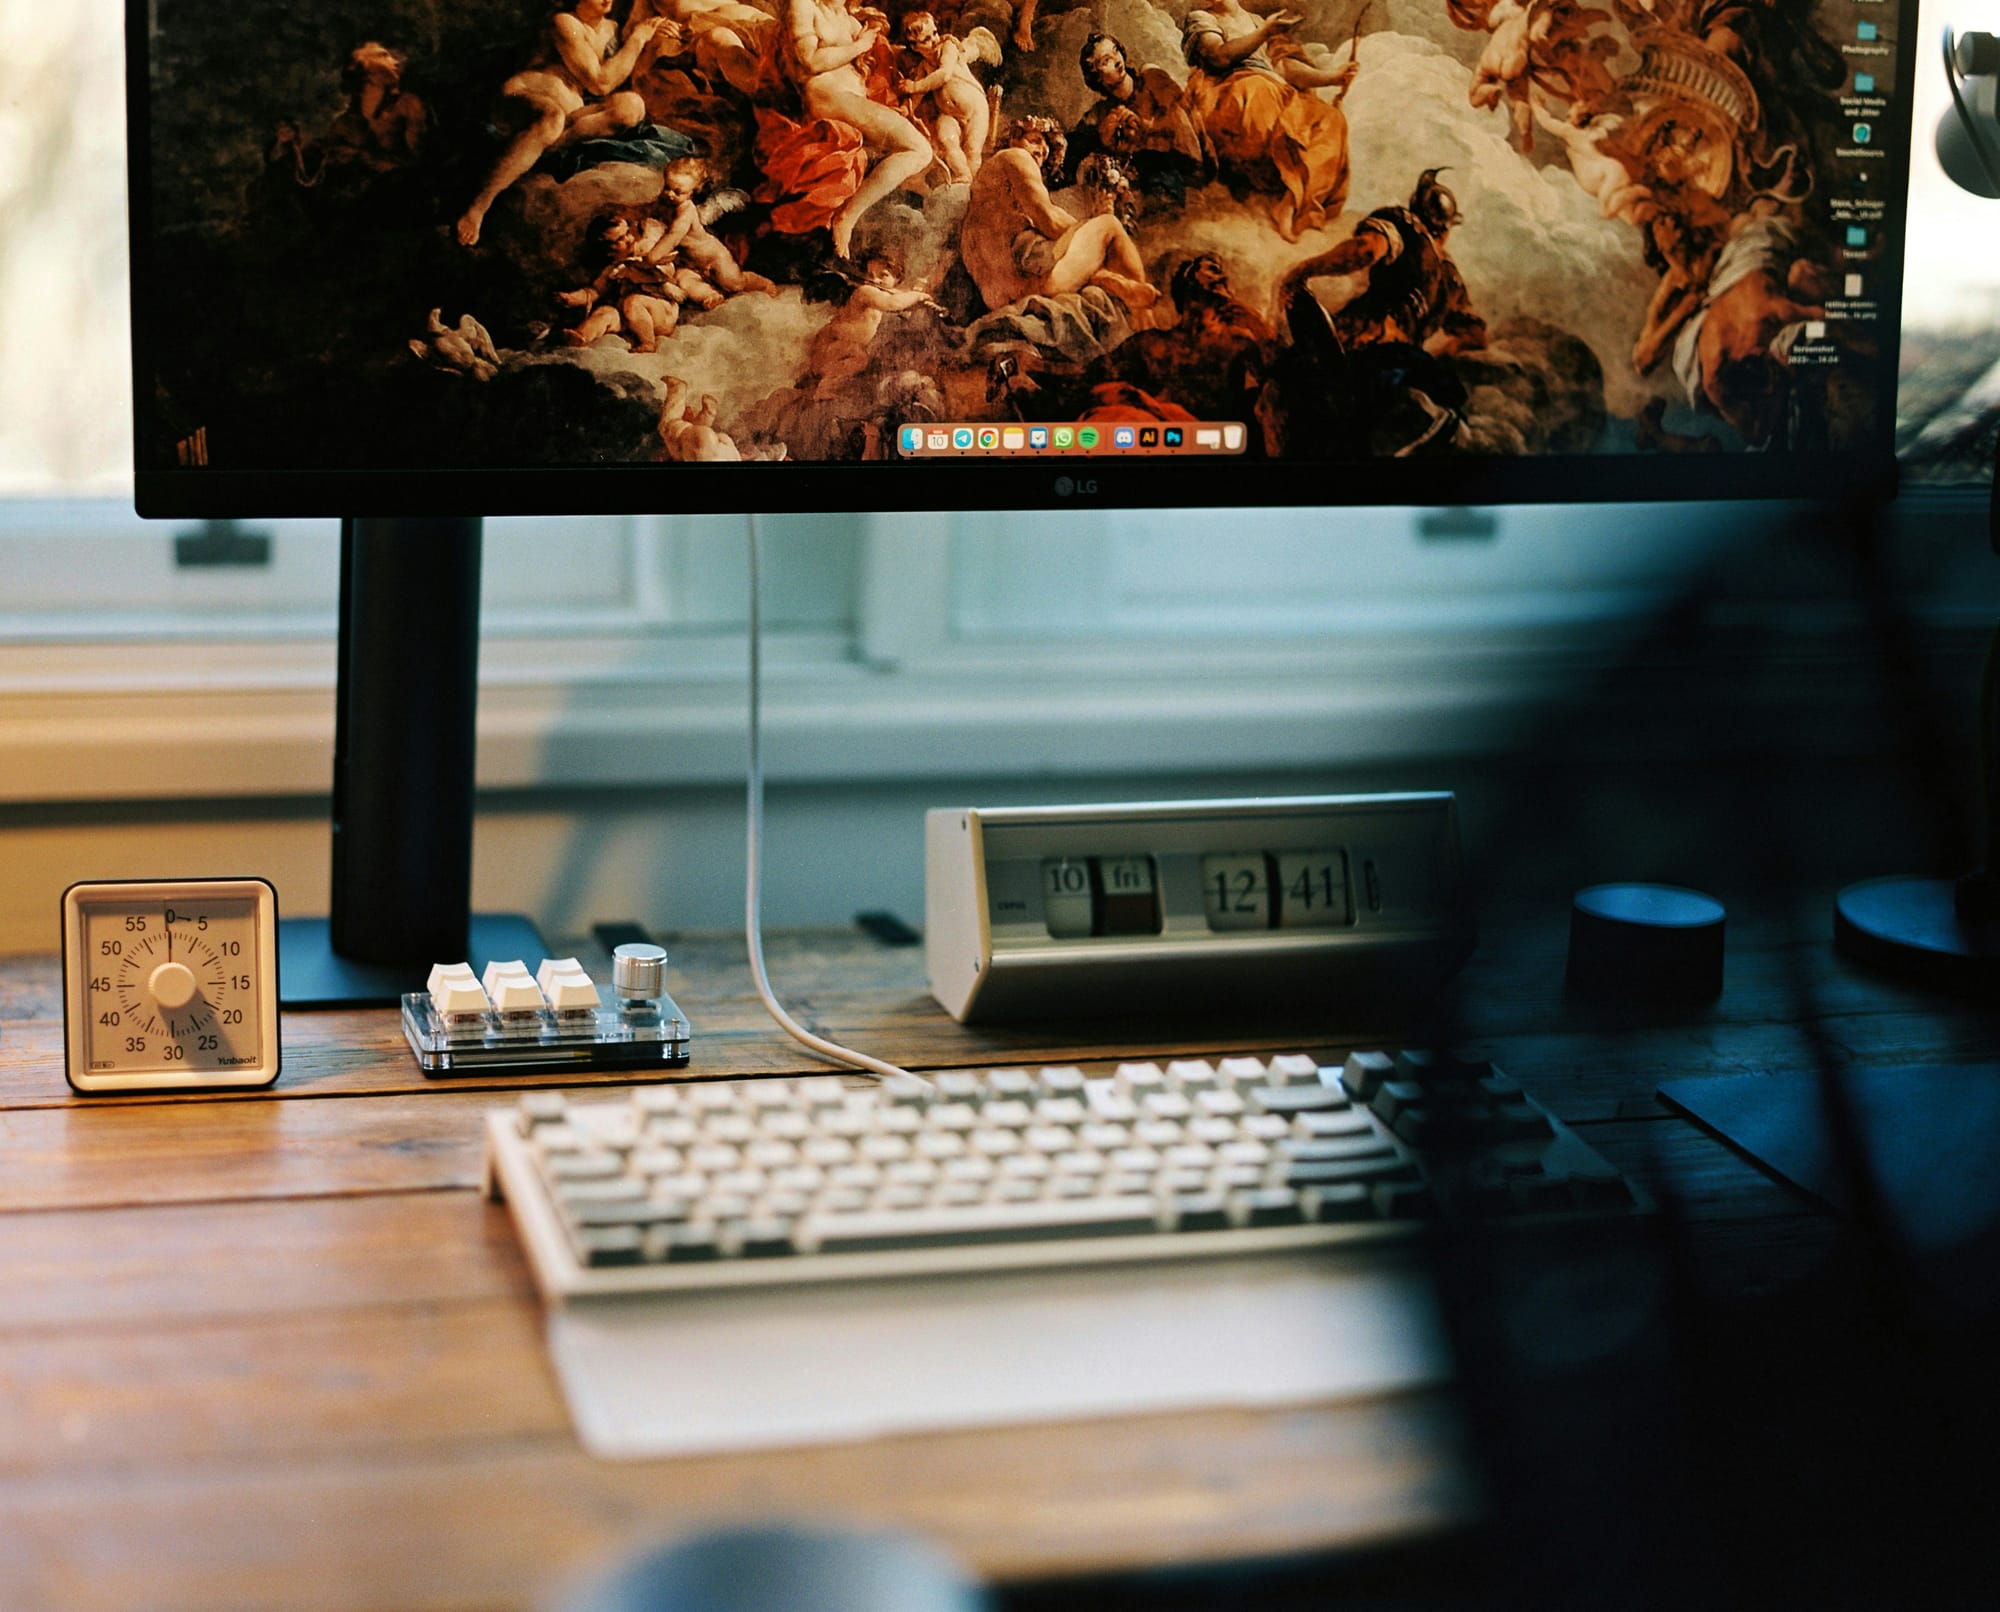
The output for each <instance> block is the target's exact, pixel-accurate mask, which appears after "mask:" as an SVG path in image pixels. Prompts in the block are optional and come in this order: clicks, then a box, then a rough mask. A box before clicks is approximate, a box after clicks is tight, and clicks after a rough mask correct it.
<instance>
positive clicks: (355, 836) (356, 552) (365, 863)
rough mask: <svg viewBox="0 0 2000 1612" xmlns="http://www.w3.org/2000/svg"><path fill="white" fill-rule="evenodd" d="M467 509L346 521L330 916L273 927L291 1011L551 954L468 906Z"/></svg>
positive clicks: (470, 543) (475, 579)
mask: <svg viewBox="0 0 2000 1612" xmlns="http://www.w3.org/2000/svg"><path fill="white" fill-rule="evenodd" d="M479 544H480V526H479V521H478V519H477V518H476V517H473V518H460V517H451V516H444V517H429V518H423V519H401V518H387V517H370V518H366V519H356V520H344V521H342V522H341V528H340V639H339V683H338V689H337V693H336V705H335V711H334V729H333V882H332V890H331V896H330V900H329V916H327V917H325V918H286V919H283V920H282V921H281V922H280V924H279V936H278V996H279V999H280V1001H281V1002H282V1004H283V1005H284V1006H285V1007H287V1008H311V1007H363V1006H368V1007H372V1006H394V1005H395V1003H396V1001H397V999H398V998H399V997H400V996H402V994H403V993H404V992H406V991H419V990H422V989H423V988H424V981H425V978H426V976H427V975H428V974H429V973H430V969H431V965H432V964H434V963H456V962H470V963H471V964H472V965H473V967H474V968H475V969H481V968H484V966H485V965H486V964H487V963H489V962H492V961H494V960H496V959H498V960H503V961H504V960H507V959H510V958H517V957H518V958H520V959H521V960H523V961H524V962H526V963H527V964H528V965H529V966H530V967H531V968H532V967H533V966H534V965H535V964H536V962H537V961H539V960H540V959H541V958H543V957H545V956H546V955H547V949H546V947H545V946H544V944H543V942H542V937H541V935H540V933H539V932H538V931H537V930H536V928H535V926H534V924H533V923H532V922H531V921H530V920H529V919H527V918H525V917H522V916H520V915H518V914H494V915H487V914H479V915H474V914H472V912H471V906H472V818H473V751H474V742H475V740H474V724H475V718H476V715H477V708H478V699H479Z"/></svg>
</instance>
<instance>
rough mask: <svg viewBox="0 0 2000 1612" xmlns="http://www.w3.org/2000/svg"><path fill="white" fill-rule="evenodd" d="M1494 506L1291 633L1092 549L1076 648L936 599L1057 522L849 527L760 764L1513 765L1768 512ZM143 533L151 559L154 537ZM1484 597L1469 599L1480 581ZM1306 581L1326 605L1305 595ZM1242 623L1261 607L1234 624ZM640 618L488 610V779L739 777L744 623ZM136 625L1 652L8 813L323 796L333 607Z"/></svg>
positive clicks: (1083, 554) (788, 666) (896, 518)
mask: <svg viewBox="0 0 2000 1612" xmlns="http://www.w3.org/2000/svg"><path fill="white" fill-rule="evenodd" d="M1190 518H1192V519H1195V520H1197V521H1213V522H1215V523H1217V526H1218V530H1220V529H1221V527H1222V525H1223V524H1224V523H1227V524H1228V525H1229V529H1230V530H1231V531H1234V532H1236V533H1237V534H1238V535H1237V537H1236V539H1235V541H1236V542H1237V543H1238V544H1239V546H1240V545H1241V544H1243V543H1244V542H1246V541H1247V539H1246V538H1244V537H1243V536H1242V533H1243V530H1244V523H1245V522H1246V520H1247V517H1245V516H1244V515H1242V514H1241V512H1213V513H1211V514H1208V515H1203V516H1199V517H1181V519H1183V520H1185V519H1190ZM1347 518H1348V519H1350V520H1353V521H1356V522H1358V523H1359V524H1362V525H1366V524H1367V522H1366V521H1365V520H1363V519H1362V517H1359V516H1353V517H1347ZM1495 518H1496V521H1497V525H1498V531H1497V533H1496V534H1495V535H1493V536H1490V537H1484V538H1476V539H1472V540H1466V539H1463V538H1459V539H1450V540H1446V541H1445V542H1443V543H1433V544H1429V545H1426V544H1424V543H1423V542H1421V541H1418V540H1413V539H1412V538H1411V537H1410V536H1409V533H1408V523H1409V521H1410V516H1409V515H1408V514H1407V513H1403V514H1400V515H1391V516H1381V517H1378V518H1377V520H1376V523H1375V524H1376V528H1377V530H1376V534H1375V535H1374V536H1372V537H1371V536H1369V535H1368V534H1366V533H1362V534H1359V535H1356V534H1347V535H1334V534H1329V535H1327V536H1326V537H1325V539H1324V541H1323V542H1314V543H1312V544H1310V545H1307V546H1304V547H1302V548H1300V549H1299V550H1298V551H1297V552H1298V553H1299V554H1300V555H1301V556H1303V558H1304V560H1306V561H1310V562H1312V563H1314V564H1318V565H1322V566H1332V567H1343V566H1345V567H1348V568H1349V570H1350V571H1352V570H1353V567H1352V566H1351V564H1350V562H1351V561H1352V558H1353V556H1354V555H1355V554H1356V553H1357V552H1358V549H1357V547H1356V545H1357V544H1358V545H1362V546H1366V545H1368V544H1370V543H1372V544H1374V545H1375V549H1376V552H1377V555H1378V559H1380V564H1378V570H1380V569H1381V568H1382V566H1388V567H1390V568H1393V569H1395V570H1397V571H1399V572H1400V573H1401V575H1402V586H1401V589H1400V592H1396V593H1391V592H1387V591H1385V589H1384V587H1383V586H1382V585H1381V584H1380V578H1379V577H1378V578H1377V581H1376V583H1375V584H1371V586H1370V587H1368V588H1358V589H1357V592H1356V597H1355V599H1354V600H1352V601H1349V602H1343V601H1342V600H1340V599H1334V600H1333V601H1332V602H1331V603H1328V604H1325V605H1323V606H1316V607H1315V608H1314V609H1313V610H1311V611H1307V612H1305V613H1304V614H1305V615H1306V616H1307V617H1308V619H1307V620H1306V621H1305V624H1304V629H1303V630H1300V631H1297V632H1276V633H1273V632H1264V633H1261V634H1259V633H1252V632H1249V631H1247V630H1245V631H1242V632H1224V633H1218V634H1211V635H1209V636H1206V637H1194V636H1190V635H1189V633H1188V631H1187V630H1186V628H1187V622H1186V619H1185V614H1186V611H1187V609H1188V603H1187V600H1186V599H1185V598H1182V597H1176V596H1173V595H1172V594H1171V593H1170V592H1169V594H1167V595H1166V596H1164V597H1161V598H1143V599H1140V600H1138V601H1137V602H1134V601H1133V600H1132V599H1131V598H1129V597H1120V596H1119V594H1118V590H1117V588H1116V587H1115V586H1113V585H1112V584H1111V583H1109V582H1107V580H1106V578H1107V577H1109V576H1110V575H1111V574H1112V573H1114V572H1115V571H1116V569H1117V567H1116V564H1115V558H1116V557H1115V556H1111V557H1110V558H1109V559H1108V558H1107V554H1108V551H1109V550H1110V549H1112V548H1113V547H1115V544H1114V543H1113V542H1112V541H1111V540H1109V539H1099V540H1097V541H1095V542H1094V543H1091V542H1085V541H1081V540H1080V541H1079V542H1078V543H1077V544H1076V545H1075V547H1074V551H1073V552H1074V558H1075V560H1076V564H1075V565H1074V567H1073V568H1072V570H1071V572H1070V574H1069V575H1067V576H1064V577H1051V578H1050V582H1049V585H1050V586H1051V587H1062V588H1065V589H1072V590H1073V589H1074V588H1076V587H1078V586H1082V585H1086V584H1087V585H1088V586H1090V587H1095V588H1096V589H1097V592H1096V594H1095V595H1094V596H1093V598H1094V601H1095V603H1094V605H1092V604H1091V603H1090V602H1089V601H1086V603H1085V605H1084V606H1082V607H1079V606H1078V605H1077V604H1076V600H1075V598H1074V596H1073V595H1072V596H1071V597H1069V599H1068V602H1067V604H1066V609H1067V610H1068V611H1069V613H1070V614H1071V616H1072V617H1074V616H1075V615H1076V614H1077V612H1078V610H1079V609H1082V611H1083V613H1084V614H1086V615H1087V614H1088V613H1089V610H1090V609H1091V608H1095V609H1096V610H1097V611H1098V612H1099V613H1100V615H1101V617H1102V625H1101V628H1100V630H1096V631H1078V630H1076V627H1075V625H1074V621H1073V620H1072V621H1071V622H1070V623H1069V624H1067V625H1065V626H1064V627H1063V628H1062V629H1061V630H1060V631H1052V630H1051V629H1050V628H1049V627H1048V626H1047V625H1046V624H1045V623H1042V622H1039V621H1037V620H1036V619H1035V618H1034V616H1033V615H1032V613H1030V612H1021V613H1018V616H1017V619H1015V620H1013V621H1011V622H1000V623H997V624H996V623H995V622H993V621H991V620H985V621H978V622H975V623H973V624H972V625H970V626H968V625H967V624H966V622H965V621H964V620H963V619H962V618H963V615H964V612H962V611H959V612H957V613H956V614H955V611H954V602H953V601H954V598H955V589H956V588H957V587H958V586H959V584H960V579H961V577H962V576H963V574H964V573H965V569H966V568H967V567H971V568H973V570H974V571H975V572H976V570H977V568H978V567H979V566H981V565H987V566H991V565H994V564H1006V563H1015V562H1014V561H1013V559H1012V557H1010V556H1009V554H1008V553H1007V552H1006V547H1007V544H1008V543H1009V541H1010V539H1011V537H1012V536H1013V534H1017V533H1019V532H1021V531H1030V532H1032V531H1036V530H1039V529H1040V528H1041V527H1042V526H1044V525H1045V524H1046V523H1045V522H1044V521H1041V520H1030V519H1027V518H1024V517H1018V516H995V515H989V514H984V513H977V514H962V515H936V514H931V515H878V516H873V517H868V518H866V519H865V520H864V521H863V522H862V526H861V548H860V559H859V573H858V576H857V577H856V578H855V580H854V587H855V592H856V595H857V597H856V601H855V619H854V627H853V631H852V632H851V633H848V632H843V631H838V630H826V629H809V630H803V631H789V632H788V631H784V630H777V631H774V632H772V633H771V634H770V635H769V636H768V637H767V645H766V648H767V654H766V692H765V724H766V727H765V732H766V747H767V764H768V767H769V771H770V775H771V777H772V778H773V779H774V780H775V781H778V782H793V783H810V782H848V783H852V782H865V781H891V780H895V781H902V782H912V781H921V780H925V779H933V778H935V779H942V778H951V777H987V778H992V777H999V776H1007V775H1015V776H1052V777H1063V776H1086V775H1098V776H1103V775H1111V774H1118V773H1140V772H1145V773H1153V774H1159V773H1163V772H1174V771H1186V772H1200V773H1206V774H1210V775H1213V774H1216V773H1226V772H1229V771H1235V770H1241V771H1243V772H1246V773H1249V772H1259V773H1271V772H1283V771H1287V770H1296V771H1312V770H1315V769H1323V768H1327V767H1330V766H1333V765H1337V764H1340V763H1349V762H1360V761H1380V760H1393V759H1399V758H1416V757H1422V756H1439V755H1459V756H1464V755H1473V754H1479V753H1487V752H1492V751H1497V750H1503V749H1505V748H1507V747H1508V746H1509V745H1511V744H1512V743H1513V742H1514V741H1515V739H1516V737H1517V736H1518V735H1519V734H1520V733H1521V732H1522V731H1523V730H1524V728H1525V725H1526V724H1527V723H1529V722H1530V721H1532V720H1533V719H1534V718H1535V716H1536V714H1537V713H1538V712H1543V711H1546V710H1547V709H1548V707H1549V705H1550V703H1551V702H1552V701H1557V700H1560V699H1562V698H1564V697H1566V696H1567V695H1568V694H1570V693H1571V692H1573V691H1574V690H1575V689H1576V688H1577V687H1579V686H1580V685H1581V684H1582V683H1583V682H1584V681H1587V680H1588V679H1589V678H1590V677H1591V676H1592V675H1593V673H1594V672H1595V670H1597V669H1598V668H1601V667H1602V665H1603V664H1604V662H1605V659H1606V657H1607V655H1609V654H1610V653H1611V652H1612V651H1614V650H1615V649H1616V648H1617V646H1618V645H1619V644H1620V643H1622V642H1623V641H1624V640H1625V639H1626V638H1627V637H1629V636H1630V635H1631V634H1632V633H1634V632H1636V631H1638V630H1640V629H1641V627H1642V626H1643V624H1644V622H1645V621H1646V620H1647V619H1648V618H1649V616H1650V614H1651V613H1652V612H1653V611H1654V610H1656V609H1657V607H1658V603H1659V601H1660V599H1661V597H1662V596H1663V594H1664V593H1666V592H1668V591H1670V590H1671V589H1672V588H1674V587H1675V586H1677V585H1678V583H1679V581H1680V580H1681V579H1685V578H1686V577H1688V576H1691V575H1693V574H1695V573H1696V572H1698V571H1699V569H1700V567H1701V566H1703V565H1704V564H1706V563H1707V562H1708V561H1709V560H1710V559H1712V558H1714V557H1715V556H1716V555H1717V554H1718V553H1724V552H1726V551H1727V550H1728V548H1729V546H1730V545H1731V544H1732V543H1736V542H1740V541H1744V540H1746V538H1747V537H1748V535H1749V533H1748V530H1747V528H1748V526H1749V525H1750V524H1754V523H1755V522H1756V521H1757V520H1759V519H1765V518H1768V517H1767V516H1766V515H1764V514H1761V513H1759V512H1758V511H1757V510H1755V508H1754V507H1750V506H1730V507H1729V508H1728V509H1726V510H1725V509H1716V510H1710V511H1707V512H1700V511H1691V510H1690V509H1689V507H1688V506H1654V507H1652V508H1651V509H1629V508H1628V509H1614V510H1602V509H1598V510H1592V509H1585V508H1578V509H1566V510H1548V511H1515V510H1510V511H1502V512H1498V514H1497V515H1496V517H1495ZM1961 518H1963V517H1961ZM1129 519H1130V521H1136V522H1138V523H1139V524H1138V526H1137V527H1136V528H1131V527H1129V525H1128V530H1127V532H1126V537H1127V540H1128V541H1129V542H1130V543H1133V544H1136V545H1137V546H1138V548H1139V549H1140V550H1141V551H1142V554H1143V552H1144V551H1145V549H1146V545H1147V544H1148V543H1149V542H1153V541H1155V540H1156V539H1155V538H1154V537H1153V536H1152V535H1150V534H1149V533H1148V531H1147V530H1146V529H1145V522H1144V518H1141V517H1131V518H1129ZM1162 519H1163V520H1166V518H1162ZM1384 521H1387V522H1388V523H1389V527H1388V535H1387V538H1384V536H1383V535H1382V531H1383V528H1382V523H1383V522H1384ZM1614 521H1615V522H1617V523H1618V528H1617V529H1616V530H1615V531H1614V530H1610V529H1608V527H1609V523H1612V522H1614ZM1396 522H1401V523H1403V528H1402V532H1401V533H1400V535H1399V534H1398V533H1397V532H1396V531H1395V529H1394V528H1395V523H1396ZM1166 523H1167V524H1171V521H1170V520H1166ZM150 530H151V531H152V532H156V533H157V540H158V541H160V542H165V541H166V538H167V535H168V533H169V532H170V531H171V528H170V527H168V526H165V525H161V526H158V527H156V528H152V529H150ZM1135 534H1136V535H1135ZM1385 545H1386V546H1385ZM1474 545H1477V546H1474ZM1509 545H1511V546H1512V552H1511V554H1509V553H1508V552H1507V550H1508V546H1509ZM1961 546H1963V545H1962V544H1961ZM1064 552H1066V550H1064V549H1063V548H1060V547H1058V548H1057V549H1054V550H1049V551H1047V553H1049V554H1054V555H1055V556H1057V557H1058V558H1059V557H1060V555H1061V554H1062V553H1064ZM1382 557H1386V558H1382ZM1995 569H2000V566H1996V567H1995ZM1079 579H1082V582H1081V583H1080V582H1079ZM1479 579H1483V581H1484V586H1483V587H1480V586H1474V585H1472V584H1473V583H1474V582H1475V581H1476V580H1479ZM1510 579H1511V580H1510ZM1129 580H1130V579H1129V578H1128V582H1129ZM1198 584H1199V578H1197V585H1198ZM1311 586H1313V587H1316V588H1318V589H1320V591H1321V592H1326V591H1328V590H1327V587H1326V584H1325V583H1324V582H1323V581H1317V580H1316V581H1314V582H1313V583H1312V584H1311ZM1140 591H1141V592H1144V591H1145V590H1144V589H1141V590H1140ZM1985 591H1986V594H1987V599H1988V600H1990V597H1991V590H1990V589H1989V590H1985ZM1254 605H1255V596H1254V590H1253V594H1252V596H1251V600H1250V603H1249V604H1246V605H1244V606H1243V609H1242V612H1241V613H1242V616H1243V619H1245V620H1248V619H1250V618H1251V617H1252V616H1254V615H1255V614H1256V609H1255V608H1253V606H1254ZM1957 608H1958V609H1959V611H1960V613H1961V614H1964V615H1966V618H1967V620H1968V621H1969V622H1977V621H1980V620H1989V621H1990V615H1985V614H1983V612H1984V611H1985V610H1986V608H1987V606H1986V604H1985V603H1984V602H1982V601H1978V600H1973V599H1962V600H1960V602H1959V605H1958V607H1957ZM649 611H651V607H650V606H649V605H648V603H647V601H645V600H643V599H640V600H637V601H635V603H634V606H633V610H632V612H631V615H630V619H628V620H624V621H619V620H616V619H613V618H612V617H611V616H610V615H608V614H607V613H605V612H599V613H598V614H597V615H596V616H594V617H590V618H588V619H583V618H578V617H574V616H572V617H569V618H567V619H566V618H565V617H564V615H563V613H562V612H560V611H558V612H557V613H556V614H555V615H554V616H553V617H550V618H545V619H542V620H540V621H537V620H534V619H532V618H531V617H528V616H525V615H521V614H518V613H508V612H500V613H498V614H497V616H495V615H494V613H489V622H488V628H489V630H488V631H487V633H486V635H485V638H484V642H483V646H482V651H481V699H480V708H479V761H478V777H479V783H480V786H481V787H482V788H484V789H488V790H529V789H544V788H555V789H576V788H586V789H587V788H600V787H634V786H640V787H661V786H667V787H671V786H685V785H701V784H719V783H731V782H734V781H735V780H736V779H738V778H739V777H740V775H741V771H742V765H743V723H744V709H745V694H744V687H743V678H744V667H745V657H744V645H743V640H742V635H741V633H740V631H739V630H737V629H735V628H733V627H731V626H727V625H723V626H706V627H695V628H692V629H685V630H679V631H663V630H661V625H660V622H659V620H658V619H657V612H652V613H649ZM1265 614H1266V615H1268V614H1269V611H1268V608H1267V607H1266V608H1265ZM144 625H145V624H144V623H142V622H138V621H134V620H115V619H114V620H113V621H111V622H109V623H107V624H106V630H105V631H103V632H102V633H99V634H97V635H96V636H94V637H92V638H90V639H86V640H78V639H76V638H75V637H70V638H67V639H64V638H57V637H47V636H45V637H42V638H39V639H22V638H19V637H17V638H16V639H15V640H14V641H11V642H5V643H0V802H7V803H28V802H44V803H46V802H57V801H80V800H128V801H129V800H140V799H161V800H174V799H197V798H202V799H214V798H256V797H311V796H318V795H322V794H324V793H325V792H326V790H327V788H328V782H329V757H330V753H331V745H332V731H333V679H334V666H333V648H332V639H331V624H330V618H329V617H327V616H325V615H322V616H321V617H320V618H319V620H318V622H317V623H316V630H313V631H306V630H302V629H301V627H300V625H299V624H298V623H297V622H292V623H290V624H289V625H286V624H284V623H281V624H280V625H281V627H282V628H283V630H276V631H265V632H260V633H237V632H233V631H232V632H231V633H230V635H229V636H228V637H227V638H224V637H222V636H220V635H218V634H217V633H216V632H215V631H214V629H213V627H212V626H211V627H210V628H208V629H207V630H205V631H201V632H197V633H195V634H193V635H189V634H188V633H187V632H186V631H185V630H182V631H180V632H165V631H163V630H161V629H160V628H159V627H158V626H155V627H154V628H153V629H152V630H151V631H150V632H149V631H145V630H142V629H143V628H144ZM1840 630H1842V629H1840V628H1839V627H1838V624H1834V625H1831V626H1829V627H1828V628H1827V633H1828V634H1830V635H1832V634H1837V633H1838V631H1840ZM1836 641H1837V640H1836Z"/></svg>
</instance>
